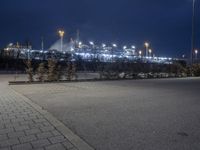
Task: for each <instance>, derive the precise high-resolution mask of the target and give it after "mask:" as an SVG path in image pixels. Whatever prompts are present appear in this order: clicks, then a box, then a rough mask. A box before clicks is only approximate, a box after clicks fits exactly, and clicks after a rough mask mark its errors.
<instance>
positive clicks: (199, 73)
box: [192, 64, 200, 77]
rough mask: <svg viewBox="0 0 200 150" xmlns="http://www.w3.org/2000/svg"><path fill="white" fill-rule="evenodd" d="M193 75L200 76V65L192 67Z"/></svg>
mask: <svg viewBox="0 0 200 150" xmlns="http://www.w3.org/2000/svg"><path fill="white" fill-rule="evenodd" d="M192 74H193V75H194V76H196V77H199V76H200V64H194V65H193V66H192Z"/></svg>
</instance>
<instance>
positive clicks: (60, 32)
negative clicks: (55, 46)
mask: <svg viewBox="0 0 200 150" xmlns="http://www.w3.org/2000/svg"><path fill="white" fill-rule="evenodd" d="M58 33H59V35H60V50H61V51H63V37H64V34H65V31H63V30H59V31H58Z"/></svg>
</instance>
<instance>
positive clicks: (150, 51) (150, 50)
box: [149, 49, 152, 57]
mask: <svg viewBox="0 0 200 150" xmlns="http://www.w3.org/2000/svg"><path fill="white" fill-rule="evenodd" d="M151 53H152V49H149V56H150V57H151Z"/></svg>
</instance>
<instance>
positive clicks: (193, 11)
mask: <svg viewBox="0 0 200 150" xmlns="http://www.w3.org/2000/svg"><path fill="white" fill-rule="evenodd" d="M195 2H196V0H193V2H192V39H191V58H190V59H191V60H190V62H191V65H192V64H193V52H194V44H195V34H194V31H195Z"/></svg>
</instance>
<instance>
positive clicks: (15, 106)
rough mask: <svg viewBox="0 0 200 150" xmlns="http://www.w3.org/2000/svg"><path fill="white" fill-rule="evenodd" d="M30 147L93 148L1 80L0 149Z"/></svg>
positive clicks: (52, 149)
mask: <svg viewBox="0 0 200 150" xmlns="http://www.w3.org/2000/svg"><path fill="white" fill-rule="evenodd" d="M67 137H69V138H67ZM76 144H77V145H76ZM74 145H75V146H74ZM30 149H31V150H32V149H35V150H66V149H67V150H78V149H79V150H80V149H83V150H89V149H92V148H91V147H90V146H88V145H87V144H86V143H84V142H83V141H81V140H80V139H79V137H77V136H76V135H74V134H73V133H72V132H71V131H70V130H68V128H66V127H65V126H64V125H63V124H62V123H61V122H59V121H57V120H56V119H55V118H54V117H53V116H51V115H50V114H49V113H48V112H46V111H45V110H42V109H41V108H40V107H39V106H37V105H36V104H33V103H32V102H31V101H30V100H28V99H27V98H26V97H24V96H22V95H20V94H18V93H16V92H15V91H13V90H12V89H11V88H10V87H9V86H7V85H6V84H5V83H0V150H30Z"/></svg>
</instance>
